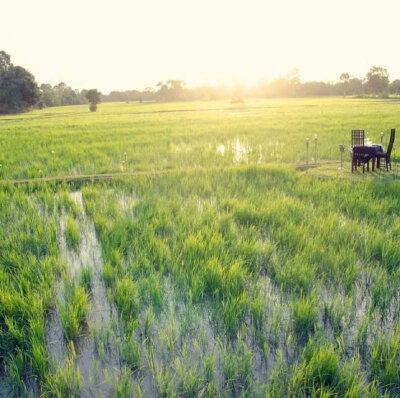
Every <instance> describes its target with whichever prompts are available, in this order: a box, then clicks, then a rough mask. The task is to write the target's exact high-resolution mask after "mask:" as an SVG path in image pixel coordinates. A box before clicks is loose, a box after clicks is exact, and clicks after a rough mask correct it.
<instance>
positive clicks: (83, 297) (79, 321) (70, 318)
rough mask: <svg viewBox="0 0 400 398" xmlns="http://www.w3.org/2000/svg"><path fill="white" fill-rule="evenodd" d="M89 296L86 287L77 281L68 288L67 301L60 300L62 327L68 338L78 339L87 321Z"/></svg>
mask: <svg viewBox="0 0 400 398" xmlns="http://www.w3.org/2000/svg"><path fill="white" fill-rule="evenodd" d="M87 301H88V296H87V294H86V292H85V289H84V288H83V287H81V286H78V285H76V284H75V283H73V282H72V283H70V285H69V286H67V288H66V294H65V302H59V303H58V308H59V311H60V318H61V327H62V330H63V333H64V337H65V338H66V340H68V341H70V340H76V339H77V338H78V336H79V335H80V333H81V331H82V328H83V326H84V324H85V322H86V307H87Z"/></svg>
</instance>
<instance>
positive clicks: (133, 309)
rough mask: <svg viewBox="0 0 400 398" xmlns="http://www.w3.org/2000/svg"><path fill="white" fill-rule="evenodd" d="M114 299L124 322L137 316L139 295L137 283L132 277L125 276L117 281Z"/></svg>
mask: <svg viewBox="0 0 400 398" xmlns="http://www.w3.org/2000/svg"><path fill="white" fill-rule="evenodd" d="M114 299H115V304H116V305H117V308H118V311H119V313H120V315H121V319H122V320H123V321H124V322H128V321H129V320H132V319H134V318H135V317H136V316H137V311H138V304H139V296H138V290H137V286H136V283H135V282H134V281H133V280H132V279H130V278H128V277H125V278H123V279H119V280H118V281H117V283H116V287H115V295H114Z"/></svg>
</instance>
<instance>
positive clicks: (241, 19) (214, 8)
mask: <svg viewBox="0 0 400 398" xmlns="http://www.w3.org/2000/svg"><path fill="white" fill-rule="evenodd" d="M399 11H400V5H399V3H398V2H396V1H394V0H384V1H381V2H379V4H378V3H376V2H372V1H361V0H355V1H351V2H348V1H344V0H340V1H318V0H306V1H302V2H298V1H294V0H283V1H280V2H276V1H258V0H250V1H225V0H220V1H218V2H215V1H212V0H204V1H202V2H198V1H191V0H190V1H183V0H171V1H168V2H166V1H156V0H150V1H146V2H139V1H136V0H135V1H128V0H115V1H113V2H105V1H100V2H99V1H95V0H86V1H84V2H82V1H78V0H70V1H53V0H38V1H34V2H32V1H28V0H3V1H2V2H1V3H0V48H2V49H3V50H5V51H6V52H8V53H11V54H12V56H13V61H14V63H15V64H17V65H24V66H25V67H26V68H27V69H28V70H29V71H30V72H31V73H32V74H33V75H34V76H35V77H36V79H37V81H38V82H48V83H51V84H57V83H59V82H60V81H65V82H67V83H68V84H69V85H70V86H72V87H74V88H80V89H82V88H87V87H97V88H99V89H100V90H101V91H103V92H108V91H110V90H126V89H130V88H136V89H144V88H145V87H146V86H154V85H155V84H156V82H157V81H159V80H168V79H182V80H185V81H186V82H187V84H188V85H189V86H195V85H202V84H209V83H211V84H219V83H227V84H232V83H238V82H243V83H246V84H253V83H257V82H258V81H260V80H263V79H269V80H270V79H272V78H274V77H276V76H279V75H281V76H286V75H287V74H290V73H291V72H292V71H293V69H295V68H298V70H299V71H300V78H301V79H302V80H303V81H305V80H324V81H330V80H337V79H338V77H339V75H340V73H342V72H349V73H350V74H353V75H355V76H364V75H365V73H366V72H367V71H368V69H369V67H370V66H371V65H383V66H384V67H386V68H387V69H388V71H389V74H390V75H391V77H393V78H396V77H398V76H397V71H399V70H400V58H399V57H398V56H397V55H396V53H395V45H394V44H395V43H394V40H395V38H396V37H397V28H398V21H397V15H398V12H399Z"/></svg>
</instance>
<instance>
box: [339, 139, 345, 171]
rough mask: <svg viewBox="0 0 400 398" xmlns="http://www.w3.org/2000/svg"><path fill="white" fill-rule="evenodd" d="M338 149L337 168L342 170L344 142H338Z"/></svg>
mask: <svg viewBox="0 0 400 398" xmlns="http://www.w3.org/2000/svg"><path fill="white" fill-rule="evenodd" d="M339 149H340V167H339V170H344V167H343V152H344V144H340V145H339Z"/></svg>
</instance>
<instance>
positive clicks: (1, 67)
mask: <svg viewBox="0 0 400 398" xmlns="http://www.w3.org/2000/svg"><path fill="white" fill-rule="evenodd" d="M11 66H12V63H11V58H10V56H9V55H8V54H7V53H6V52H5V51H0V75H1V74H2V73H3V72H6V71H8V70H9V69H10V67H11Z"/></svg>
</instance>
